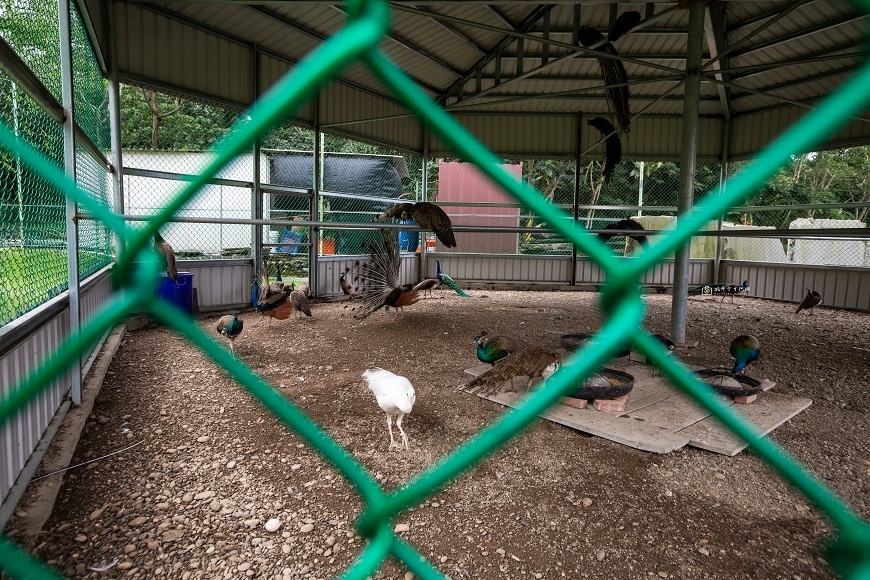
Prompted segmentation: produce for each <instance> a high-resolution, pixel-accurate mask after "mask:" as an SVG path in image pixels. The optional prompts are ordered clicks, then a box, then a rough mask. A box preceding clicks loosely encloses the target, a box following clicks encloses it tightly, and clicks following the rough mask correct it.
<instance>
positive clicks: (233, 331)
mask: <svg viewBox="0 0 870 580" xmlns="http://www.w3.org/2000/svg"><path fill="white" fill-rule="evenodd" d="M244 326H245V323H244V321H242V320H239V313H238V312H233V313H232V314H227V315H226V316H221V317H220V320H218V322H217V325H216V326H215V330H217V331H218V334H222V335H224V336H226V337H227V340H229V342H230V352H231V353H233V358H236V349H235V347H234V346H233V341H234V340H235V339H236V337H237V336H239V335H240V334H241V333H242V328H244Z"/></svg>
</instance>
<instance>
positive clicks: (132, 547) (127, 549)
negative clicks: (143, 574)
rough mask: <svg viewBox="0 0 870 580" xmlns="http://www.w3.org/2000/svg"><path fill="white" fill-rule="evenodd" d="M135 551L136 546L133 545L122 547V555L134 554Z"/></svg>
mask: <svg viewBox="0 0 870 580" xmlns="http://www.w3.org/2000/svg"><path fill="white" fill-rule="evenodd" d="M135 551H136V546H134V545H133V544H127V545H126V546H124V553H125V554H129V553H130V552H135Z"/></svg>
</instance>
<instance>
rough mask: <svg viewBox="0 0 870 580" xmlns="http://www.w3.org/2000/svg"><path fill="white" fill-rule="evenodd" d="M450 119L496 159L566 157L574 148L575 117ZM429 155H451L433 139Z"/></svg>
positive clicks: (461, 115) (476, 116) (471, 116)
mask: <svg viewBox="0 0 870 580" xmlns="http://www.w3.org/2000/svg"><path fill="white" fill-rule="evenodd" d="M454 118H455V119H456V120H457V121H458V122H459V123H461V124H462V125H463V126H464V127H465V128H466V129H467V130H468V131H469V132H470V133H471V134H472V135H474V136H475V137H476V138H477V139H478V140H479V141H480V142H481V143H483V144H484V145H486V146H487V147H488V148H489V149H490V150H492V151H493V152H495V153H496V154H497V155H502V156H509V155H541V154H549V155H566V154H567V155H570V154H571V153H570V152H572V151H574V150H575V148H576V124H577V121H576V116H575V115H545V116H534V115H529V116H517V115H510V114H506V115H491V114H488V115H463V114H457V115H454ZM566 152H567V153H566ZM430 153H431V154H432V155H453V154H454V153H453V152H451V151H449V150H448V149H447V147H446V146H445V145H444V143H442V142H441V141H440V140H439V139H438V138H437V137H434V136H433V137H432V141H431V143H430Z"/></svg>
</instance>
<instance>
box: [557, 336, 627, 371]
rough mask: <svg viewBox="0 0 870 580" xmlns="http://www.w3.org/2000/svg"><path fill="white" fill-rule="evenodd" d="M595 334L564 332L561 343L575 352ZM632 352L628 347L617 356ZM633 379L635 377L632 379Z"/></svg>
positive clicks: (568, 349)
mask: <svg viewBox="0 0 870 580" xmlns="http://www.w3.org/2000/svg"><path fill="white" fill-rule="evenodd" d="M594 336H595V335H594V334H587V333H583V334H563V335H562V336H560V337H559V343H560V344H561V345H562V348H564V349H565V350H567V351H568V352H574V351H575V350H577V349H579V348H581V347H582V346H583V345H584V344H585V343H586V341H587V340H589V339H590V338H593V337H594ZM629 354H631V348H630V347H626V348H624V349H622V350H620V351H619V352H617V353H616V355H614V356H616V357H623V356H628V355H629ZM614 372H615V371H614ZM632 380H633V379H632Z"/></svg>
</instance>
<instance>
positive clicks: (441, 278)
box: [435, 260, 468, 298]
mask: <svg viewBox="0 0 870 580" xmlns="http://www.w3.org/2000/svg"><path fill="white" fill-rule="evenodd" d="M435 277H436V278H438V282H440V283H441V284H442V285H447V286H448V287H450V288H452V289H453V290H454V291H455V292H456V293H457V294H459V295H460V296H462V297H463V298H468V294H466V293H465V292H463V291H462V288H460V287H459V284H457V283H456V282H454V281H453V278H451V277H450V276H448V275H447V274H445V273H444V272H442V271H441V260H435Z"/></svg>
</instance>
